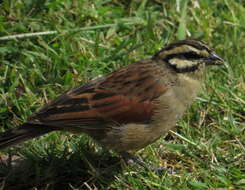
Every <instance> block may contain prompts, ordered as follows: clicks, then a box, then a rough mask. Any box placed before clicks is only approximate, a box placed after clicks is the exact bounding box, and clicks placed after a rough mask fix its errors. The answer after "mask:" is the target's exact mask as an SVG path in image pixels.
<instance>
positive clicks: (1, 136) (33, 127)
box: [0, 123, 53, 150]
mask: <svg viewBox="0 0 245 190" xmlns="http://www.w3.org/2000/svg"><path fill="white" fill-rule="evenodd" d="M50 131H53V129H52V127H50V126H43V125H38V124H31V123H24V124H23V125H21V126H19V127H18V128H14V129H10V130H8V131H6V132H3V133H0V150H1V149H4V148H7V147H9V146H13V145H16V144H19V143H21V142H24V141H26V140H29V139H32V138H35V137H38V136H41V135H44V134H45V133H48V132H50Z"/></svg>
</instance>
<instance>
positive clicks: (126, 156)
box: [120, 152, 166, 173]
mask: <svg viewBox="0 0 245 190" xmlns="http://www.w3.org/2000/svg"><path fill="white" fill-rule="evenodd" d="M120 155H121V156H122V158H123V160H124V161H125V162H126V163H127V164H129V165H133V164H137V165H138V166H140V167H142V168H144V169H147V170H151V171H154V172H156V173H160V172H163V171H164V170H166V168H165V167H163V166H160V167H159V166H158V167H155V166H147V164H146V163H145V162H144V161H143V160H142V158H141V157H140V156H137V155H134V154H130V153H128V152H121V153H120Z"/></svg>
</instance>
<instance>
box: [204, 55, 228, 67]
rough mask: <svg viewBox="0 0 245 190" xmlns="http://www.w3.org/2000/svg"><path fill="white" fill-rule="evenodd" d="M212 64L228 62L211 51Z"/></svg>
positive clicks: (210, 60)
mask: <svg viewBox="0 0 245 190" xmlns="http://www.w3.org/2000/svg"><path fill="white" fill-rule="evenodd" d="M208 64H210V65H223V64H226V62H225V60H224V59H222V58H221V57H220V56H218V55H217V54H216V53H214V52H213V53H211V55H210V56H209V63H208Z"/></svg>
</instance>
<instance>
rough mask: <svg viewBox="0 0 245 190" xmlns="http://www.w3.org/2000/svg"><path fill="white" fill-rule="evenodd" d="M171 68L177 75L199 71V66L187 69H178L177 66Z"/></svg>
mask: <svg viewBox="0 0 245 190" xmlns="http://www.w3.org/2000/svg"><path fill="white" fill-rule="evenodd" d="M169 66H170V67H171V68H172V69H174V71H175V72H177V73H188V72H194V71H196V70H197V69H198V65H193V66H192V67H185V68H177V67H176V65H171V64H169Z"/></svg>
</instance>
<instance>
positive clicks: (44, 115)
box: [29, 60, 168, 128]
mask: <svg viewBox="0 0 245 190" xmlns="http://www.w3.org/2000/svg"><path fill="white" fill-rule="evenodd" d="M163 75H164V71H163V70H161V69H160V67H159V66H158V65H157V64H155V63H152V61H151V60H149V61H143V62H136V63H134V64H131V65H128V66H126V67H123V68H121V69H119V70H117V71H115V72H112V73H111V74H109V75H107V76H105V77H101V78H98V79H95V80H92V81H91V82H89V83H87V84H85V85H83V86H81V87H79V88H76V89H72V90H70V91H68V92H67V93H65V94H63V95H61V96H60V97H58V98H57V99H56V100H54V101H52V102H51V103H50V104H48V105H46V106H45V107H44V108H42V109H41V110H40V111H39V112H37V113H35V114H33V115H32V116H31V117H30V119H29V122H31V123H40V124H45V125H52V126H62V127H69V126H81V127H86V128H89V126H91V127H92V126H98V127H100V126H101V125H102V124H109V123H117V124H126V123H144V122H149V121H150V120H151V118H152V115H153V113H154V111H155V110H156V104H157V101H156V100H157V98H158V97H159V96H161V95H162V94H163V93H164V92H166V90H167V89H168V88H167V85H163V84H162V82H161V80H160V78H161V77H162V76H163Z"/></svg>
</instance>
